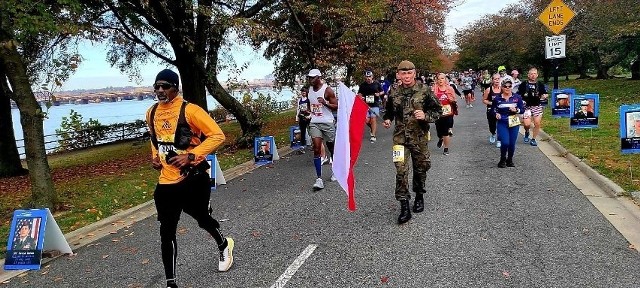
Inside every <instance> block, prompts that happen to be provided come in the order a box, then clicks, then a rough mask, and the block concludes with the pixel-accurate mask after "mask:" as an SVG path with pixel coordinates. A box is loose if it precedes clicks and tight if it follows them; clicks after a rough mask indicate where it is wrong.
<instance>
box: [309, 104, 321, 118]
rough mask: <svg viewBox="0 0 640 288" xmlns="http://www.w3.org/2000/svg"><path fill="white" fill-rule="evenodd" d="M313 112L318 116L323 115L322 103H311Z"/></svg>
mask: <svg viewBox="0 0 640 288" xmlns="http://www.w3.org/2000/svg"><path fill="white" fill-rule="evenodd" d="M311 113H313V115H316V116H318V117H322V104H311Z"/></svg>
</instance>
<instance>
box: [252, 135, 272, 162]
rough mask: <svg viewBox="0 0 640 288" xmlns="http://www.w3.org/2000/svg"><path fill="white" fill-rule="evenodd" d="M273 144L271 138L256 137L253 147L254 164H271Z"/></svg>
mask: <svg viewBox="0 0 640 288" xmlns="http://www.w3.org/2000/svg"><path fill="white" fill-rule="evenodd" d="M274 150H275V142H274V139H273V136H263V137H256V138H255V142H254V145H253V155H254V160H255V162H256V164H258V165H264V164H270V163H273V160H274V159H273V153H274V152H273V151H274Z"/></svg>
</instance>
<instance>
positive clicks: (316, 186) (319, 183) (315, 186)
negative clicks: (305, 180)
mask: <svg viewBox="0 0 640 288" xmlns="http://www.w3.org/2000/svg"><path fill="white" fill-rule="evenodd" d="M320 189H324V182H322V178H318V179H316V183H315V184H313V190H320Z"/></svg>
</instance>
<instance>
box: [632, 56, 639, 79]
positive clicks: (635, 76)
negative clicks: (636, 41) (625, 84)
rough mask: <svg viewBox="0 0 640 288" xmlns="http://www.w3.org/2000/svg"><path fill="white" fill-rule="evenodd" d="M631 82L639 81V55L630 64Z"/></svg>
mask: <svg viewBox="0 0 640 288" xmlns="http://www.w3.org/2000/svg"><path fill="white" fill-rule="evenodd" d="M631 80H640V54H639V55H638V56H636V60H634V61H633V63H631Z"/></svg>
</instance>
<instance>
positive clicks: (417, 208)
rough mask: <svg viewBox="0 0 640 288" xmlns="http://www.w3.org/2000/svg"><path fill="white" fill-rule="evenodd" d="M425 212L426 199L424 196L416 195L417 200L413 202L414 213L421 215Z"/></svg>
mask: <svg viewBox="0 0 640 288" xmlns="http://www.w3.org/2000/svg"><path fill="white" fill-rule="evenodd" d="M422 211H424V197H423V196H422V194H416V200H413V212H415V213H420V212H422Z"/></svg>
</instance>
